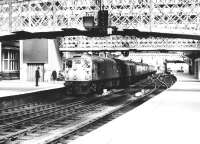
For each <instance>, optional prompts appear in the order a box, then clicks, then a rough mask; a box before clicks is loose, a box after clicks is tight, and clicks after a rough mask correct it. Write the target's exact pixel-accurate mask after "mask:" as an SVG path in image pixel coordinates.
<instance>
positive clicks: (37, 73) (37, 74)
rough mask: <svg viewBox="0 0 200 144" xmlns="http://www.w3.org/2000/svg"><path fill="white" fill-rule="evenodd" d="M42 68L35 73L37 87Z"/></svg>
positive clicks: (38, 68)
mask: <svg viewBox="0 0 200 144" xmlns="http://www.w3.org/2000/svg"><path fill="white" fill-rule="evenodd" d="M39 70H40V67H37V70H36V71H35V82H36V84H35V86H38V81H39V78H40V71H39Z"/></svg>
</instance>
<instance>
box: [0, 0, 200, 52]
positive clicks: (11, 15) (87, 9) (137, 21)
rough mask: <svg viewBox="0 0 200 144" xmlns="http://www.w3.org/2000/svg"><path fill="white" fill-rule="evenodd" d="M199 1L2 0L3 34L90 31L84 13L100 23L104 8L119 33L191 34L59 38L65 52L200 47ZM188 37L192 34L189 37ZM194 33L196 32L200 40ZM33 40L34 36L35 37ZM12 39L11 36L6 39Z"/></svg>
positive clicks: (0, 21)
mask: <svg viewBox="0 0 200 144" xmlns="http://www.w3.org/2000/svg"><path fill="white" fill-rule="evenodd" d="M199 8H200V1H199V0H1V1H0V19H1V20H0V31H1V35H2V36H6V35H12V34H15V33H16V32H19V31H25V32H28V33H37V32H57V31H62V29H70V28H76V29H78V30H84V29H85V27H84V22H83V21H84V17H92V18H93V25H97V23H98V12H99V11H100V10H105V11H107V12H108V25H109V27H115V28H117V30H119V31H123V30H124V29H126V30H133V29H136V30H138V31H141V32H149V33H151V32H153V33H154V32H155V33H170V34H179V35H180V36H181V35H185V38H186V39H184V38H181V39H180V38H178V37H177V38H170V36H169V37H168V38H166V37H164V38H163V37H148V38H142V37H137V36H134V35H133V36H132V35H131V36H130V35H129V36H127V35H112V36H107V37H95V38H93V37H87V36H63V35H62V36H60V38H58V37H59V36H55V38H58V43H59V47H60V50H62V51H68V50H69V51H82V50H116V51H117V50H124V49H125V50H183V51H185V50H195V51H196V50H199V39H200V38H199V36H198V35H199V33H200V11H199ZM187 35H188V36H190V37H189V39H188V38H187ZM192 36H196V37H195V39H193V38H192ZM29 38H31V37H29ZM6 40H7V39H6Z"/></svg>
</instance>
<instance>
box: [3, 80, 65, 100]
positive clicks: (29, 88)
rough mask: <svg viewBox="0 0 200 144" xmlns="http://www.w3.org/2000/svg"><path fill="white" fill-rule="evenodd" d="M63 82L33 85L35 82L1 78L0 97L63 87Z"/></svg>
mask: <svg viewBox="0 0 200 144" xmlns="http://www.w3.org/2000/svg"><path fill="white" fill-rule="evenodd" d="M63 83H64V82H62V81H56V82H48V83H47V82H39V86H38V87H36V86H35V82H30V81H21V80H1V81H0V98H1V97H7V96H14V95H19V94H25V93H32V92H37V91H43V90H49V89H56V88H61V87H64V84H63Z"/></svg>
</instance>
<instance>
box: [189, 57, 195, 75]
mask: <svg viewBox="0 0 200 144" xmlns="http://www.w3.org/2000/svg"><path fill="white" fill-rule="evenodd" d="M194 71H195V59H194V58H191V64H190V65H189V73H190V74H192V75H193V74H194Z"/></svg>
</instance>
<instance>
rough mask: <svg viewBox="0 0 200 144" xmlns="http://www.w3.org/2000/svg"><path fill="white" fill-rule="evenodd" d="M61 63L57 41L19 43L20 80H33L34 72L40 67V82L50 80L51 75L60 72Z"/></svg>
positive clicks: (34, 40) (36, 40)
mask: <svg viewBox="0 0 200 144" xmlns="http://www.w3.org/2000/svg"><path fill="white" fill-rule="evenodd" d="M61 66H62V62H61V56H60V53H59V49H58V44H57V41H55V40H53V39H30V40H21V41H20V80H25V81H26V80H28V81H34V80H35V70H36V69H37V67H40V76H41V78H40V81H45V82H48V81H50V80H51V73H52V71H53V70H56V71H57V73H58V72H59V70H61Z"/></svg>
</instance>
